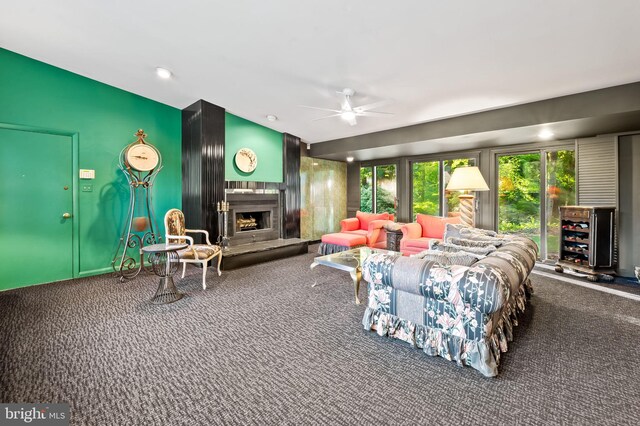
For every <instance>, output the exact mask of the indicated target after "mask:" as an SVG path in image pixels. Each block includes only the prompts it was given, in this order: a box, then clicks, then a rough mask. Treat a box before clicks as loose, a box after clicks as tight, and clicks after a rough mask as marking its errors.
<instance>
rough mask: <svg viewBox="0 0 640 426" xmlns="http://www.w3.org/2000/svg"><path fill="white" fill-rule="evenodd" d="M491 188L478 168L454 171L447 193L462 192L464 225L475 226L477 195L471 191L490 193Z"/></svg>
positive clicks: (461, 208)
mask: <svg viewBox="0 0 640 426" xmlns="http://www.w3.org/2000/svg"><path fill="white" fill-rule="evenodd" d="M488 190H489V187H488V186H487V182H485V180H484V178H483V177H482V174H481V173H480V170H479V169H478V168H477V167H474V166H469V167H458V168H457V169H455V170H454V171H453V174H452V175H451V179H449V184H448V185H447V191H461V192H462V194H460V197H459V198H460V218H461V219H462V223H464V224H465V225H468V226H475V222H476V221H475V216H476V209H475V204H474V199H475V195H473V194H472V193H471V191H488Z"/></svg>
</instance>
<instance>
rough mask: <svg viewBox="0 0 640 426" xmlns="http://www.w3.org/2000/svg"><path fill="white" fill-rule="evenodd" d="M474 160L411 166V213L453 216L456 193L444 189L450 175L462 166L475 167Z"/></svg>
mask: <svg viewBox="0 0 640 426" xmlns="http://www.w3.org/2000/svg"><path fill="white" fill-rule="evenodd" d="M475 164H476V161H475V159H474V158H460V159H454V160H434V161H419V162H414V163H412V165H411V172H412V179H411V182H412V194H411V195H412V212H411V217H415V215H416V214H417V213H422V214H430V215H434V216H455V215H457V214H458V211H459V205H460V201H459V200H458V195H459V193H458V191H452V192H449V191H447V190H446V189H445V188H446V187H447V183H449V178H450V177H451V173H453V171H454V170H455V169H456V168H458V167H462V166H475Z"/></svg>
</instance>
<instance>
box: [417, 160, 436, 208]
mask: <svg viewBox="0 0 640 426" xmlns="http://www.w3.org/2000/svg"><path fill="white" fill-rule="evenodd" d="M412 176H413V191H412V192H413V215H412V216H415V214H416V213H422V214H430V215H435V216H438V215H439V214H440V162H439V161H424V162H419V163H413V165H412Z"/></svg>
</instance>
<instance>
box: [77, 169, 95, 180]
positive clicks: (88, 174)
mask: <svg viewBox="0 0 640 426" xmlns="http://www.w3.org/2000/svg"><path fill="white" fill-rule="evenodd" d="M95 178H96V171H95V170H91V169H80V179H95Z"/></svg>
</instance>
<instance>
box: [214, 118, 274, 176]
mask: <svg viewBox="0 0 640 426" xmlns="http://www.w3.org/2000/svg"><path fill="white" fill-rule="evenodd" d="M240 148H249V149H251V150H253V152H255V153H256V156H257V157H258V166H257V167H256V169H255V170H254V171H253V172H252V173H244V172H242V171H240V170H239V169H238V168H237V167H236V165H235V161H234V159H235V154H236V152H238V150H239V149H240ZM224 178H225V180H241V181H256V182H282V133H279V132H276V131H275V130H271V129H269V128H267V127H264V126H261V125H259V124H256V123H254V122H252V121H249V120H245V119H244V118H240V117H237V116H235V115H233V114H230V113H228V112H227V113H225V177H224Z"/></svg>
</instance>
